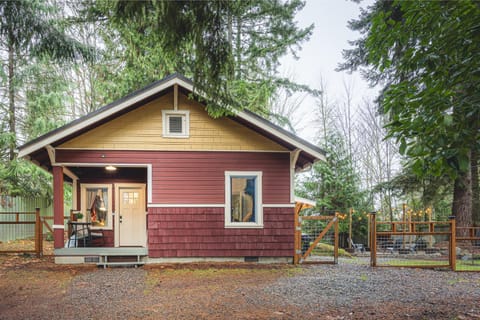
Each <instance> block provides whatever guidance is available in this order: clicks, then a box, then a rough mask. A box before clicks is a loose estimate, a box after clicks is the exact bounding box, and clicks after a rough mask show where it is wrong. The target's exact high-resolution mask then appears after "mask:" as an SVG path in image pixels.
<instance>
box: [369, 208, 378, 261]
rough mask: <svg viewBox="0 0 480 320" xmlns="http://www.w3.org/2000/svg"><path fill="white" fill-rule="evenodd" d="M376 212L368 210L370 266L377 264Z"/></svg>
mask: <svg viewBox="0 0 480 320" xmlns="http://www.w3.org/2000/svg"><path fill="white" fill-rule="evenodd" d="M376 216H377V212H375V211H372V212H370V266H372V267H376V266H377V219H376V218H377V217H376Z"/></svg>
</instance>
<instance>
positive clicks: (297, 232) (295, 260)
mask: <svg viewBox="0 0 480 320" xmlns="http://www.w3.org/2000/svg"><path fill="white" fill-rule="evenodd" d="M299 212H300V210H297V208H296V207H295V214H294V217H295V218H294V219H295V222H294V224H293V225H294V228H295V233H294V253H293V264H295V265H296V264H298V261H299V257H300V253H299V251H300V250H301V240H300V239H301V234H300V233H301V227H300V221H299V217H300V215H299ZM300 252H301V251H300Z"/></svg>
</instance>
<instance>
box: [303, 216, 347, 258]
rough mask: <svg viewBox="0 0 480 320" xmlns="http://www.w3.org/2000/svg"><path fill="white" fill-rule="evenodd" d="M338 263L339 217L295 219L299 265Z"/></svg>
mask: <svg viewBox="0 0 480 320" xmlns="http://www.w3.org/2000/svg"><path fill="white" fill-rule="evenodd" d="M306 262H308V263H325V264H337V263H338V217H337V216H336V215H334V216H299V215H298V213H297V214H296V217H295V256H294V264H298V263H306Z"/></svg>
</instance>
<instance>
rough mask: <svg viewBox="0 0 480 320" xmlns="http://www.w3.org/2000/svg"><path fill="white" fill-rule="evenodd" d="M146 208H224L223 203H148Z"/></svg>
mask: <svg viewBox="0 0 480 320" xmlns="http://www.w3.org/2000/svg"><path fill="white" fill-rule="evenodd" d="M147 207H148V208H225V204H223V203H218V204H217V203H215V204H190V203H183V204H170V203H149V204H148V205H147Z"/></svg>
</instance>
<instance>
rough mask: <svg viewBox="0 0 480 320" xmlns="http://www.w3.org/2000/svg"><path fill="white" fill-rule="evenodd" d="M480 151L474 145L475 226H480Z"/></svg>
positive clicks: (473, 216) (473, 197)
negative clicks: (479, 173) (479, 174)
mask: <svg viewBox="0 0 480 320" xmlns="http://www.w3.org/2000/svg"><path fill="white" fill-rule="evenodd" d="M478 160H479V159H478V150H477V148H476V146H475V145H474V146H473V148H472V155H471V159H470V168H471V172H472V220H473V224H474V226H477V227H479V226H480V186H479V185H478Z"/></svg>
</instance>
